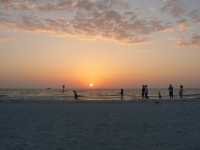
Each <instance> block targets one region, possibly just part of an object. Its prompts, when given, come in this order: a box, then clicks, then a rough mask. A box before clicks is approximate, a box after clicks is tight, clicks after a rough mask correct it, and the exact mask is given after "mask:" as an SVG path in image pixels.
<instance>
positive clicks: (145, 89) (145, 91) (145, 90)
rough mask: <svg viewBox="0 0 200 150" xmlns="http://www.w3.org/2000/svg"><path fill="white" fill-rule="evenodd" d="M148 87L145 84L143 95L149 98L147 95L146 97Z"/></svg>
mask: <svg viewBox="0 0 200 150" xmlns="http://www.w3.org/2000/svg"><path fill="white" fill-rule="evenodd" d="M148 92H149V91H148V87H147V85H145V88H144V94H145V97H146V99H149V97H148Z"/></svg>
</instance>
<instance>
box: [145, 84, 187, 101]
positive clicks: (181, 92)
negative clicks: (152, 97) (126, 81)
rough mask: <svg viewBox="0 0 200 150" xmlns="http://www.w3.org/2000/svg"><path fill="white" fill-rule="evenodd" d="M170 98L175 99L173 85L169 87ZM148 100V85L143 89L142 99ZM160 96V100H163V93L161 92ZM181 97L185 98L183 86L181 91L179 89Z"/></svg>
mask: <svg viewBox="0 0 200 150" xmlns="http://www.w3.org/2000/svg"><path fill="white" fill-rule="evenodd" d="M168 90H169V97H170V99H171V98H173V90H174V88H173V87H172V85H171V84H170V85H169V88H168ZM144 96H145V98H146V99H149V97H148V88H147V85H143V88H142V99H143V98H144ZM158 96H159V99H162V96H161V93H160V92H159V93H158ZM179 97H180V98H182V97H183V85H180V89H179Z"/></svg>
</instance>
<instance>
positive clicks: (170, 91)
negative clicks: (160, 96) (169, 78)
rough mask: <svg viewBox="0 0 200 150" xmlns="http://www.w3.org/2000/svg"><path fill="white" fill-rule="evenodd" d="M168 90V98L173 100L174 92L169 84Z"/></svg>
mask: <svg viewBox="0 0 200 150" xmlns="http://www.w3.org/2000/svg"><path fill="white" fill-rule="evenodd" d="M168 90H169V97H170V99H171V98H173V90H174V89H173V87H172V85H171V84H170V86H169V88H168Z"/></svg>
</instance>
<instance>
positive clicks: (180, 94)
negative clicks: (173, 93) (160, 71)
mask: <svg viewBox="0 0 200 150" xmlns="http://www.w3.org/2000/svg"><path fill="white" fill-rule="evenodd" d="M179 97H180V98H182V97H183V86H182V85H180V90H179Z"/></svg>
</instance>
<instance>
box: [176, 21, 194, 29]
mask: <svg viewBox="0 0 200 150" xmlns="http://www.w3.org/2000/svg"><path fill="white" fill-rule="evenodd" d="M177 24H178V29H179V30H187V29H189V28H191V26H189V25H188V24H187V20H186V19H181V20H179V21H177Z"/></svg>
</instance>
